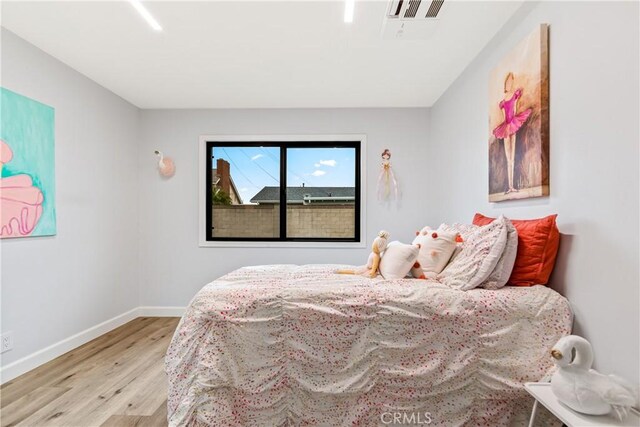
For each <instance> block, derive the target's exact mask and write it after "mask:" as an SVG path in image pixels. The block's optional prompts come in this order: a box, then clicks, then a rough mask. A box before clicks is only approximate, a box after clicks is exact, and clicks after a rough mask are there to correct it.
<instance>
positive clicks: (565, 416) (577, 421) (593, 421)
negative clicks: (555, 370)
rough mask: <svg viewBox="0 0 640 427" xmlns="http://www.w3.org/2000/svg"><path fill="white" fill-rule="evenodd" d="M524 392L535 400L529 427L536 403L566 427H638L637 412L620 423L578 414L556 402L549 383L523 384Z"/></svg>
mask: <svg viewBox="0 0 640 427" xmlns="http://www.w3.org/2000/svg"><path fill="white" fill-rule="evenodd" d="M524 388H525V390H527V392H528V393H529V394H530V395H531V396H533V397H534V399H536V402H535V403H534V404H533V409H532V410H531V418H530V419H529V427H532V426H533V421H534V420H535V418H536V411H537V410H538V403H541V404H542V405H543V406H544V407H545V408H547V409H548V410H549V411H550V412H551V413H552V414H553V415H555V416H556V417H557V418H558V419H559V420H560V421H562V422H563V423H565V424H566V425H567V426H568V427H591V426H624V427H626V426H629V427H638V426H640V414H639V413H638V411H636V410H634V409H631V410H630V411H629V415H628V416H627V418H626V419H625V420H624V421H622V422H620V421H618V419H617V418H616V417H615V416H614V415H612V414H608V415H585V414H580V413H578V412H576V411H574V410H572V409H570V408H569V407H567V406H565V405H563V404H562V403H560V401H558V399H557V398H556V395H555V394H553V391H551V383H525V385H524Z"/></svg>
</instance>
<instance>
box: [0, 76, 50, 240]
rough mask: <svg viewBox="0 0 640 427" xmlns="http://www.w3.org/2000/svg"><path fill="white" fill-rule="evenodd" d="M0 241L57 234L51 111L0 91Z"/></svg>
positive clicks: (25, 98)
mask: <svg viewBox="0 0 640 427" xmlns="http://www.w3.org/2000/svg"><path fill="white" fill-rule="evenodd" d="M0 102H1V104H0V238H2V239H6V238H16V237H30V236H51V235H55V234H56V206H55V169H54V166H55V165H54V163H55V151H54V109H53V108H51V107H49V106H47V105H44V104H42V103H40V102H37V101H34V100H33V99H30V98H27V97H25V96H22V95H20V94H17V93H15V92H12V91H10V90H7V89H4V88H0Z"/></svg>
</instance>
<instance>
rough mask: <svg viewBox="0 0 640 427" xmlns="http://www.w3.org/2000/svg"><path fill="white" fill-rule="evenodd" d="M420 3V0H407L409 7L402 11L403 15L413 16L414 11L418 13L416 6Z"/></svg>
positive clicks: (414, 14) (414, 15) (406, 16)
mask: <svg viewBox="0 0 640 427" xmlns="http://www.w3.org/2000/svg"><path fill="white" fill-rule="evenodd" d="M420 3H422V0H409V7H408V8H407V10H406V11H405V12H404V17H405V18H415V17H416V13H418V8H419V7H420Z"/></svg>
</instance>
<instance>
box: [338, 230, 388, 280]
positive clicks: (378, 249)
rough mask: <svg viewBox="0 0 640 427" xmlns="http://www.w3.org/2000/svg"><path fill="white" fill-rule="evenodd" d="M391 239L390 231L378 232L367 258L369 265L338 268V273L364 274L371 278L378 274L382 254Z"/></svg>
mask: <svg viewBox="0 0 640 427" xmlns="http://www.w3.org/2000/svg"><path fill="white" fill-rule="evenodd" d="M388 239H389V233H388V232H386V231H384V230H382V231H380V232H379V233H378V236H377V237H376V238H375V239H374V240H373V244H372V245H371V253H370V254H369V258H368V259H367V265H365V266H364V267H359V268H356V269H355V270H338V271H337V273H338V274H362V275H366V276H369V277H371V278H373V277H376V276H377V275H378V270H379V267H380V255H381V254H382V252H384V250H385V249H386V248H387V243H388Z"/></svg>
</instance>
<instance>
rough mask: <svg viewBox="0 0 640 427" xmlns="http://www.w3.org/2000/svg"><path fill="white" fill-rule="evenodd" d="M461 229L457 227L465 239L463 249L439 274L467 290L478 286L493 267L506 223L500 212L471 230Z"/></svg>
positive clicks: (447, 282)
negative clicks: (487, 221) (489, 222)
mask: <svg viewBox="0 0 640 427" xmlns="http://www.w3.org/2000/svg"><path fill="white" fill-rule="evenodd" d="M441 227H443V229H448V228H453V227H448V226H445V225H443V226H441ZM465 228H466V227H465ZM463 231H466V233H465V232H463ZM463 231H460V230H459V231H458V232H459V233H460V234H461V235H462V238H463V239H464V243H463V245H462V250H461V251H460V253H458V254H457V255H456V256H455V258H454V259H453V260H452V261H451V262H450V263H449V265H447V267H446V268H445V269H444V270H443V271H442V273H440V275H439V276H438V278H439V279H440V280H441V282H442V283H444V284H445V285H448V286H451V287H455V288H458V289H461V290H463V291H467V290H469V289H474V288H477V287H478V286H480V285H481V284H482V283H483V282H484V281H485V280H486V279H487V278H488V277H489V276H490V275H491V273H492V272H493V270H494V269H495V267H496V265H497V264H498V261H499V260H500V257H501V256H502V254H503V252H504V249H505V247H506V244H507V225H506V222H505V218H504V217H503V216H500V217H499V218H498V219H496V220H495V221H493V222H492V223H491V224H487V225H485V226H481V227H477V228H476V229H475V230H473V231H472V232H469V229H468V228H466V229H465V230H463ZM465 234H467V235H466V236H465Z"/></svg>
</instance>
